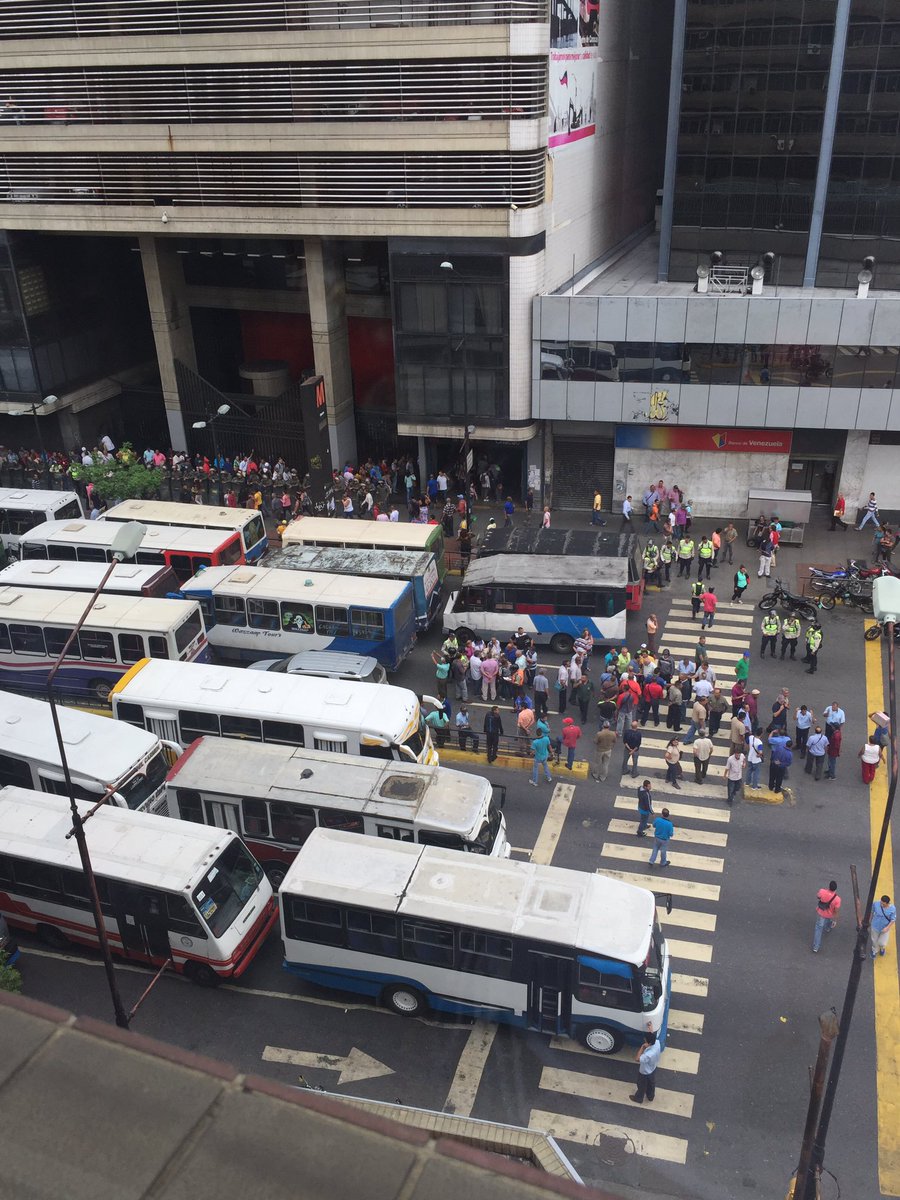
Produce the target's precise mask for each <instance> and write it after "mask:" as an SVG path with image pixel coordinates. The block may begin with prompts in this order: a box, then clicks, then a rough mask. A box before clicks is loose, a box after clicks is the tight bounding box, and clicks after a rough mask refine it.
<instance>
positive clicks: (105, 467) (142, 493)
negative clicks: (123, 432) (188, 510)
mask: <svg viewBox="0 0 900 1200" xmlns="http://www.w3.org/2000/svg"><path fill="white" fill-rule="evenodd" d="M93 459H94V463H93V466H90V467H87V466H85V465H84V464H82V463H73V464H72V468H71V474H72V478H73V479H77V480H78V482H79V483H82V484H85V485H86V484H88V483H92V484H93V485H94V491H95V492H96V493H97V495H98V496H99V497H100V498H101V499H102V500H104V501H107V502H109V501H114V500H116V501H117V500H144V499H146V498H147V497H148V496H156V495H158V493H159V489H160V487H161V485H162V481H163V474H162V471H161V470H159V468H158V467H148V466H145V465H144V463H143V462H142V461H141V460H140V459H139V458H137V456H136V455H135V453H134V450H133V448H132V445H131V443H130V442H125V444H124V445H123V446H122V448H121V450H119V452H118V454H117V455H116V458H115V461H114V462H111V463H109V462H104V461H103V459H102V458H101V457H100V455H99V454H95V455H93Z"/></svg>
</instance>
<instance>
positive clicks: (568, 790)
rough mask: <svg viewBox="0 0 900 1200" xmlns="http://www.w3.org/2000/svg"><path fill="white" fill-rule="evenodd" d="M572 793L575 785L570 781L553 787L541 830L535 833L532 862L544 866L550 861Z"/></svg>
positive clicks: (557, 842) (570, 802)
mask: <svg viewBox="0 0 900 1200" xmlns="http://www.w3.org/2000/svg"><path fill="white" fill-rule="evenodd" d="M574 795H575V785H574V784H572V783H558V784H556V786H555V787H554V789H553V794H552V795H551V797H550V803H549V804H548V805H547V811H546V813H545V814H544V820H543V822H542V824H541V831H540V833H539V834H538V835H537V840H536V841H535V843H534V849H533V850H532V852H531V861H532V862H533V863H540V864H542V865H544V866H546V865H547V864H548V863H550V862H552V860H553V855H554V853H555V851H556V847H557V846H558V845H559V839H560V835H561V834H562V828H563V825H564V824H565V820H566V816H567V814H568V811H569V808H570V806H571V804H572V798H573V796H574Z"/></svg>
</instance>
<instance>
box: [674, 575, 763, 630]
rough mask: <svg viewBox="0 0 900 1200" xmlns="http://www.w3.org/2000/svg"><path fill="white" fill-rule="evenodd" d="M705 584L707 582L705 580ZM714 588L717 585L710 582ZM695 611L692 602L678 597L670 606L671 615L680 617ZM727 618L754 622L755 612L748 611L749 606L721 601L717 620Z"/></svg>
mask: <svg viewBox="0 0 900 1200" xmlns="http://www.w3.org/2000/svg"><path fill="white" fill-rule="evenodd" d="M704 582H705V580H704ZM710 583H712V585H713V587H716V586H717V585H716V584H715V583H713V581H712V580H710ZM692 611H693V609H692V607H691V602H690V600H685V599H683V598H682V597H680V596H678V597H676V598H675V599H674V600H673V601H672V603H671V604H670V606H669V615H670V616H672V615H674V616H676V617H677V616H680V615H681V614H682V613H688V614H690V613H691V612H692ZM720 615H721V616H723V617H727V618H728V619H729V620H735V621H752V620H753V612H751V611H748V609H747V606H746V605H744V604H738V603H736V602H735V601H732V600H720V601H719V603H718V606H717V607H716V620H717V621H718V619H719V616H720Z"/></svg>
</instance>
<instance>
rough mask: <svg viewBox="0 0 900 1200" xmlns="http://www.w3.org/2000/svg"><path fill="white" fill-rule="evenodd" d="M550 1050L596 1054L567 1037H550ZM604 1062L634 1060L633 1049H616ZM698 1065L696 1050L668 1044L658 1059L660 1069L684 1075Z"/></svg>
mask: <svg viewBox="0 0 900 1200" xmlns="http://www.w3.org/2000/svg"><path fill="white" fill-rule="evenodd" d="M550 1049H551V1050H565V1051H567V1053H569V1054H587V1055H590V1056H591V1057H592V1058H596V1057H597V1055H596V1053H595V1052H594V1051H593V1050H589V1049H588V1048H587V1046H582V1044H581V1042H576V1041H573V1039H572V1038H567V1037H552V1038H551V1039H550ZM603 1057H604V1060H605V1061H606V1062H610V1061H612V1062H623V1063H633V1062H634V1049H633V1048H629V1049H627V1050H625V1049H623V1050H618V1051H617V1052H616V1053H615V1054H605V1055H604V1056H603ZM699 1067H700V1054H699V1052H698V1051H696V1050H675V1049H673V1048H672V1047H671V1046H669V1045H668V1044H667V1045H666V1050H665V1053H664V1054H663V1055H662V1056H661V1058H660V1060H659V1070H660V1071H681V1072H683V1073H684V1074H685V1075H696V1074H697V1071H698V1069H699Z"/></svg>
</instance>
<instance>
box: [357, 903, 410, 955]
mask: <svg viewBox="0 0 900 1200" xmlns="http://www.w3.org/2000/svg"><path fill="white" fill-rule="evenodd" d="M347 945H348V946H349V947H350V949H351V950H364V951H366V952H368V953H369V954H383V955H386V956H387V957H389V958H395V957H396V956H397V955H398V954H399V953H400V946H399V944H398V942H397V918H396V917H392V916H388V915H386V914H384V913H374V912H354V911H353V910H352V909H350V910H348V911H347Z"/></svg>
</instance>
